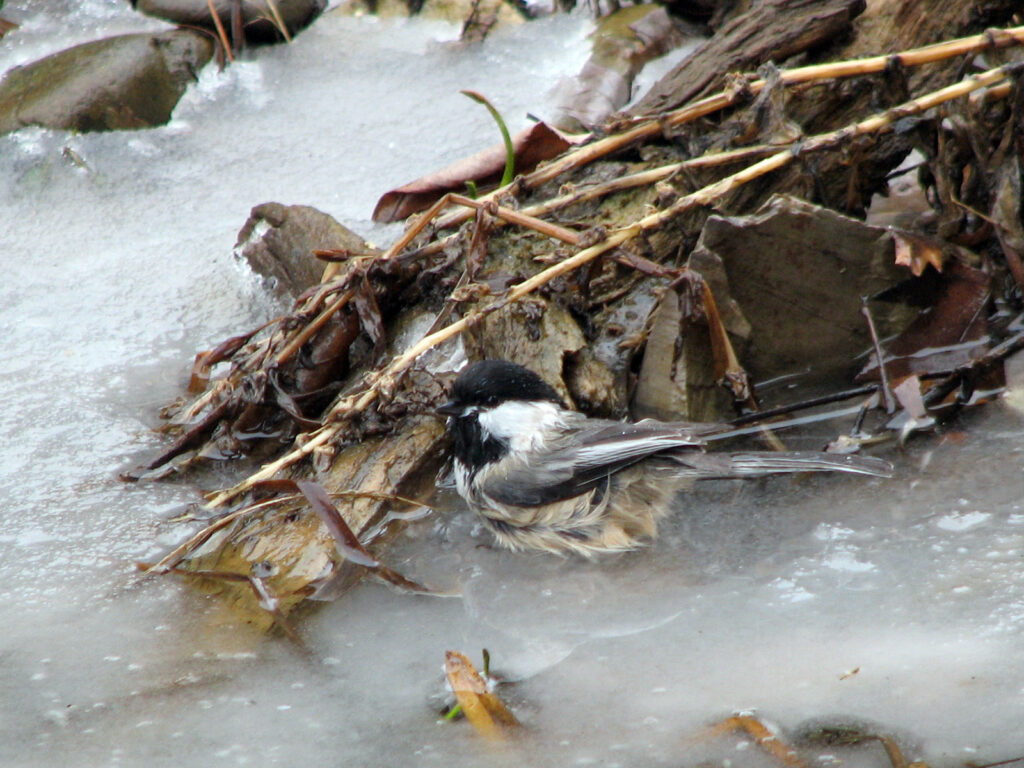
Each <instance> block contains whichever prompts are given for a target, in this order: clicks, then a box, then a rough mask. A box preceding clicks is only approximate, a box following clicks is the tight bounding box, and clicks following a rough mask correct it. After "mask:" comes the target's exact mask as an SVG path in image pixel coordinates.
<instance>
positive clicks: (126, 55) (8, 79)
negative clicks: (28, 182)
mask: <svg viewBox="0 0 1024 768" xmlns="http://www.w3.org/2000/svg"><path fill="white" fill-rule="evenodd" d="M212 55H213V43H212V41H210V40H209V39H207V38H206V37H205V36H203V35H201V34H199V33H196V32H190V31H187V30H175V31H171V32H164V33H162V34H158V35H154V34H149V33H146V34H133V35H120V36H117V37H108V38H105V39H103V40H95V41H93V42H91V43H84V44H82V45H77V46H75V47H74V48H68V49H67V50H65V51H61V52H60V53H55V54H53V55H52V56H47V57H46V58H44V59H39V60H38V61H35V62H32V63H31V64H26V65H24V66H21V67H15V68H14V69H12V70H10V71H9V72H8V73H7V74H6V75H5V77H4V79H3V80H2V81H0V133H9V132H10V131H14V130H17V129H18V128H21V127H23V126H26V125H39V126H43V127H45V128H64V129H67V130H71V131H81V132H87V131H113V130H119V129H133V128H148V127H152V126H155V125H163V124H164V123H166V122H167V121H168V120H169V119H170V117H171V112H172V111H173V110H174V107H175V105H176V104H177V103H178V100H179V99H180V98H181V95H182V94H183V93H184V92H185V88H186V87H188V84H189V83H190V82H193V81H194V80H195V79H196V73H197V72H198V71H199V70H200V69H201V68H202V67H203V66H204V65H205V64H206V63H207V62H208V61H209V60H210V58H211V57H212Z"/></svg>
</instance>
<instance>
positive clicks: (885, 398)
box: [860, 296, 896, 413]
mask: <svg viewBox="0 0 1024 768" xmlns="http://www.w3.org/2000/svg"><path fill="white" fill-rule="evenodd" d="M860 312H861V314H862V315H864V319H865V320H867V322H868V332H869V333H870V334H871V343H872V344H873V345H874V347H875V359H876V360H877V361H878V376H879V378H880V379H881V380H882V402H883V403H884V404H885V412H886V413H893V412H894V411H895V410H896V401H895V400H894V399H893V396H892V387H891V386H890V385H889V374H888V372H887V371H886V370H885V353H884V352H882V342H881V341H879V339H878V331H877V330H876V329H875V318H873V317H872V316H871V309H870V308H869V307H868V300H867V297H865V296H861V299H860Z"/></svg>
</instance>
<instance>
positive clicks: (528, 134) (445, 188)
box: [373, 123, 573, 222]
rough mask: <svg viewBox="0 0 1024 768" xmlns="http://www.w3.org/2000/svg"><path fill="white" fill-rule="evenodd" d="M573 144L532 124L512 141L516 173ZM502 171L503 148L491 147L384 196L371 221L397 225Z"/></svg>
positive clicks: (489, 181) (490, 182)
mask: <svg viewBox="0 0 1024 768" xmlns="http://www.w3.org/2000/svg"><path fill="white" fill-rule="evenodd" d="M572 144H573V142H572V141H570V140H569V139H568V138H566V137H565V136H563V135H562V134H561V133H559V132H558V131H555V130H554V129H553V128H550V127H549V126H548V125H547V124H545V123H535V124H534V125H532V126H530V127H529V128H527V129H525V130H523V131H520V132H519V133H517V134H516V135H515V136H513V137H512V147H513V149H514V150H515V154H516V173H517V174H518V173H527V172H529V171H531V170H533V169H534V168H536V167H537V165H538V164H539V163H541V162H542V161H544V160H550V159H551V158H552V157H557V156H558V155H560V154H562V152H564V151H565V150H566V149H568V148H569V147H570V146H572ZM504 168H505V145H504V144H495V145H494V146H492V147H488V148H487V149H485V150H483V151H482V152H478V153H476V154H475V155H472V156H471V157H467V158H463V159H462V160H458V161H457V162H455V163H452V164H451V165H449V166H448V167H447V168H442V169H441V170H440V171H435V172H434V173H430V174H427V175H426V176H423V177H421V178H419V179H417V180H416V181H412V182H409V183H408V184H403V185H402V186H401V187H398V188H397V189H393V190H391V191H390V192H388V193H386V194H385V195H384V196H383V197H381V199H380V200H378V201H377V207H376V208H374V209H373V220H374V221H384V222H387V221H400V220H401V219H404V218H406V217H408V216H410V215H411V214H414V213H417V212H419V211H423V210H426V209H427V208H429V207H430V205H431V204H432V203H433V202H434V201H435V200H437V199H438V198H440V197H442V196H443V195H444V194H446V193H448V192H462V191H464V190H465V189H466V182H467V181H472V182H474V183H475V184H476V185H477V186H478V187H480V188H483V187H486V186H487V185H493V184H496V183H497V182H498V180H499V179H500V178H501V173H502V171H503V170H504Z"/></svg>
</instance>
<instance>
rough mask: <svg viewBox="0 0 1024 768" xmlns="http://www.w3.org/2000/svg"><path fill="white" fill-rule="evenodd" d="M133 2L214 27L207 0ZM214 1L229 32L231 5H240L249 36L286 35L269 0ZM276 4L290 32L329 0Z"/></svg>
mask: <svg viewBox="0 0 1024 768" xmlns="http://www.w3.org/2000/svg"><path fill="white" fill-rule="evenodd" d="M132 5H134V6H135V8H136V9H137V10H139V11H142V13H145V14H146V15H147V16H156V17H157V18H160V19H166V20H167V21H173V22H174V23H175V24H191V25H194V26H199V27H205V28H207V29H211V30H212V29H215V26H214V22H213V17H212V16H211V15H210V7H209V5H208V4H207V2H206V0H132ZM213 5H214V8H216V9H217V15H218V16H219V17H220V21H221V24H223V25H224V29H225V30H227V31H228V33H229V34H230V32H231V18H232V17H231V14H232V6H237V7H238V10H239V12H240V13H241V21H242V26H243V29H244V30H245V39H246V40H248V41H249V42H262V43H265V42H278V41H280V40H283V39H284V38H283V37H282V35H281V32H280V31H279V30H278V28H277V26H276V25H275V24H274V22H273V21H272V19H273V16H272V15H271V12H270V6H269V5H268V4H267V1H266V0H215V2H214V4H213ZM275 5H276V6H277V11H278V13H280V15H281V20H282V21H283V22H284V25H285V27H287V29H288V33H289V34H294V33H295V32H298V31H299V30H300V29H303V28H305V27H306V26H308V25H309V24H310V23H311V22H312V21H313V19H315V18H316V17H317V16H319V15H320V13H321V12H322V11H323V10H324V8H325V7H326V6H327V3H326V1H325V0H277V2H276V3H275Z"/></svg>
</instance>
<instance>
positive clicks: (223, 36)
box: [206, 0, 235, 62]
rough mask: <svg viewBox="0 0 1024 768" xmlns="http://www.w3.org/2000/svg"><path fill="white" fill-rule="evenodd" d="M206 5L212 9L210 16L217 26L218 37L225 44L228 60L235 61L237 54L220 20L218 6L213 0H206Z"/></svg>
mask: <svg viewBox="0 0 1024 768" xmlns="http://www.w3.org/2000/svg"><path fill="white" fill-rule="evenodd" d="M206 7H207V8H209V9H210V16H211V18H213V26H214V27H216V28H217V37H218V38H219V39H220V43H221V45H223V46H224V53H225V55H226V56H227V57H228V61H232V62H233V61H234V60H235V55H234V53H232V51H231V41H230V40H228V33H227V31H226V30H225V29H224V23H223V22H222V21H221V20H220V14H219V13H217V8H216V6H214V4H213V0H206Z"/></svg>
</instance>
